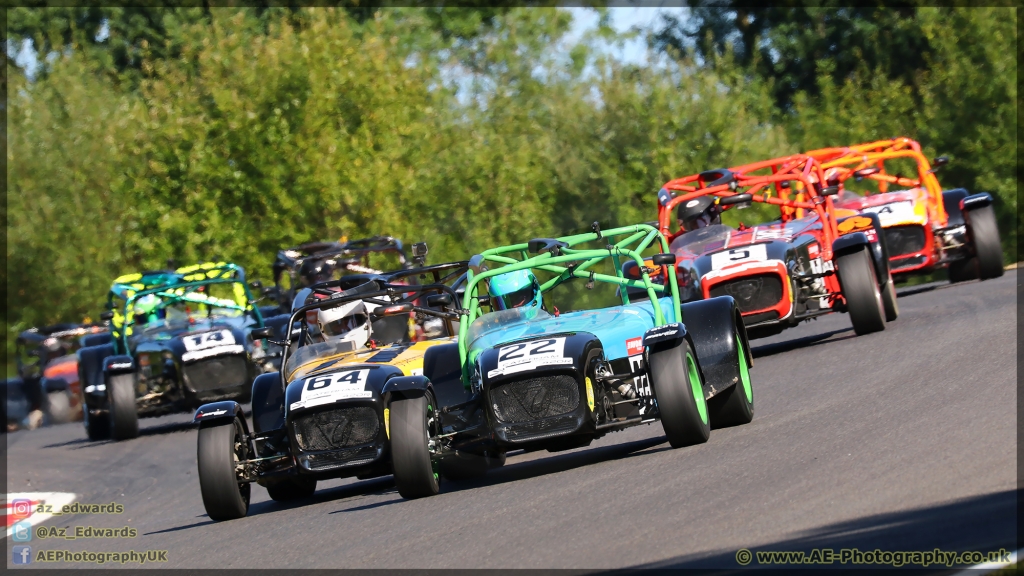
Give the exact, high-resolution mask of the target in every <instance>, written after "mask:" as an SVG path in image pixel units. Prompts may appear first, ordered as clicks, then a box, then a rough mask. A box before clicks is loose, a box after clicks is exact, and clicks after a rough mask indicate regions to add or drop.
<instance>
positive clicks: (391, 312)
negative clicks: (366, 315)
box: [371, 303, 412, 318]
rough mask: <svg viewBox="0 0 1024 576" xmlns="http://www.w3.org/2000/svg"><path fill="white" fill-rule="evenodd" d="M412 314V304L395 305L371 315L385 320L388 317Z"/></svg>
mask: <svg viewBox="0 0 1024 576" xmlns="http://www.w3.org/2000/svg"><path fill="white" fill-rule="evenodd" d="M409 312H412V304H411V303H406V304H395V305H394V306H386V307H384V308H378V309H376V310H374V311H373V314H371V316H372V317H374V318H385V317H387V316H399V315H401V314H408V313H409Z"/></svg>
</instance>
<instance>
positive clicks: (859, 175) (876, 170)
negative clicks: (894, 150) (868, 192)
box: [853, 166, 882, 180]
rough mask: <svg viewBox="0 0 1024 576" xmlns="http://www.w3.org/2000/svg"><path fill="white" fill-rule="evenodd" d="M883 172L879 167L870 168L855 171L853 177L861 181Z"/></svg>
mask: <svg viewBox="0 0 1024 576" xmlns="http://www.w3.org/2000/svg"><path fill="white" fill-rule="evenodd" d="M881 171H882V169H881V168H879V167H878V166H870V167H868V168H861V169H860V170H854V171H853V177H854V178H856V179H857V180H860V179H862V178H867V177H868V176H871V175H872V174H878V173H879V172H881Z"/></svg>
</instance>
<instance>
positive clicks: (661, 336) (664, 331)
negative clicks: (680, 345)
mask: <svg viewBox="0 0 1024 576" xmlns="http://www.w3.org/2000/svg"><path fill="white" fill-rule="evenodd" d="M683 338H686V326H685V325H684V324H683V323H682V322H673V323H671V324H665V325H664V326H656V327H654V328H651V329H650V330H648V331H647V332H644V346H647V347H651V346H653V345H655V344H661V343H664V342H669V343H672V344H675V343H677V342H679V341H680V340H682V339H683Z"/></svg>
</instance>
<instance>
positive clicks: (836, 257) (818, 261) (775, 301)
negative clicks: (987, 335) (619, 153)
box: [626, 154, 899, 338]
mask: <svg viewBox="0 0 1024 576" xmlns="http://www.w3.org/2000/svg"><path fill="white" fill-rule="evenodd" d="M822 182H825V178H824V171H823V169H822V167H821V165H820V164H819V163H818V162H816V161H815V160H814V159H813V158H811V157H809V156H805V155H799V154H798V155H792V156H786V157H782V158H775V159H771V160H766V161H763V162H757V163H753V164H748V165H744V166H738V167H735V168H731V169H717V170H709V171H706V172H702V173H700V174H694V175H691V176H686V177H683V178H678V179H675V180H672V181H670V182H668V183H666V184H665V185H664V186H663V187H662V189H661V190H660V191H659V193H658V223H659V227H660V229H661V231H662V233H663V234H665V235H666V236H667V237H668V238H669V240H670V242H671V252H672V253H673V254H674V255H675V256H676V258H677V260H678V267H677V269H678V271H679V278H678V282H679V283H680V284H681V285H683V286H684V287H685V293H686V296H687V297H688V298H694V299H704V298H712V297H714V296H719V295H723V294H729V295H731V296H733V297H734V298H735V299H736V302H737V305H738V306H739V309H740V311H741V313H742V315H743V322H744V324H745V325H746V327H747V330H748V332H749V334H750V337H751V338H761V337H765V336H771V335H774V334H778V333H779V332H781V331H783V330H785V329H786V328H789V327H792V326H795V325H797V324H799V323H800V322H803V321H805V320H808V319H810V318H814V317H817V316H820V315H822V314H829V313H832V312H848V313H849V314H850V320H851V322H852V324H853V328H854V331H855V332H856V333H857V334H858V335H863V334H870V333H872V332H878V331H881V330H884V329H885V323H886V322H891V321H893V320H895V319H896V318H897V317H898V315H899V307H898V304H897V302H896V289H895V285H894V283H893V281H892V277H891V273H890V271H889V264H888V263H889V258H888V255H887V251H886V245H885V239H884V237H883V236H882V234H881V226H880V224H879V222H878V218H877V216H875V215H872V214H866V215H857V213H856V212H854V211H849V210H847V211H843V210H840V209H837V208H836V207H835V206H833V203H832V198H833V197H834V196H835V195H836V194H838V193H839V192H840V187H839V186H838V185H834V186H823V185H822ZM754 202H757V203H761V204H767V205H773V206H777V207H778V208H779V219H777V220H775V221H770V222H766V223H762V224H758V225H756V226H746V225H742V226H741V227H740V228H739V229H736V228H732V227H729V226H724V225H722V224H721V218H720V216H721V214H722V213H723V212H724V211H725V210H728V209H731V208H734V207H735V208H744V207H749V206H751V205H752V203H754ZM674 227H677V228H676V231H675V232H673V228H674ZM626 273H627V275H631V276H632V277H636V276H637V274H636V267H635V266H633V267H631V268H628V269H627V270H626ZM656 280H657V281H659V282H663V280H661V279H656Z"/></svg>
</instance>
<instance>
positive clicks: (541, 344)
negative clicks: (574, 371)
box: [530, 338, 556, 356]
mask: <svg viewBox="0 0 1024 576" xmlns="http://www.w3.org/2000/svg"><path fill="white" fill-rule="evenodd" d="M555 342H556V340H555V339H554V338H552V339H550V340H537V341H535V342H530V344H533V345H534V346H533V348H532V349H531V350H530V355H531V356H533V355H537V354H552V353H554V351H555V350H554V348H552V349H550V350H549V349H547V348H548V346H554V345H555Z"/></svg>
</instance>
